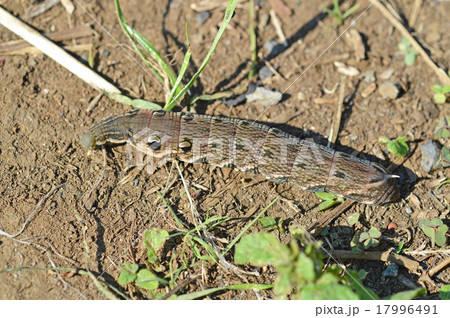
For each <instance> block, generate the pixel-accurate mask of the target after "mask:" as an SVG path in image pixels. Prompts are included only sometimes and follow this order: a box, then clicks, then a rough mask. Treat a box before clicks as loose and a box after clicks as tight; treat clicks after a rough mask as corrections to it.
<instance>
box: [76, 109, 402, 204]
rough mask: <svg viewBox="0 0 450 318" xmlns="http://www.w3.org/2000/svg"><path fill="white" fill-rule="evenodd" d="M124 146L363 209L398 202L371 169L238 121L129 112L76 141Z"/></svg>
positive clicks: (390, 185) (387, 181) (391, 184)
mask: <svg viewBox="0 0 450 318" xmlns="http://www.w3.org/2000/svg"><path fill="white" fill-rule="evenodd" d="M124 142H129V143H131V144H132V145H133V146H135V147H136V148H137V149H138V150H140V151H143V152H145V153H147V154H148V155H150V156H153V157H158V158H168V157H170V158H177V159H179V160H181V161H185V162H190V163H199V162H206V163H209V164H212V165H217V166H220V167H224V166H230V165H234V166H235V167H236V168H238V169H239V170H242V171H251V172H255V173H260V174H262V175H263V176H265V177H266V178H267V179H269V180H271V181H277V182H291V183H294V184H296V185H298V186H299V187H300V188H302V189H304V190H308V191H313V192H316V191H327V192H331V193H334V194H337V195H341V196H343V197H345V198H348V199H351V200H355V201H358V202H362V203H366V204H381V203H388V202H395V201H397V200H398V199H399V197H400V195H399V190H398V187H397V183H396V180H395V179H396V178H397V176H395V175H391V174H389V173H388V172H387V170H386V169H384V168H383V167H381V166H380V165H378V164H376V163H372V162H370V161H367V160H363V159H359V158H357V157H354V156H351V155H348V154H346V153H343V152H339V151H335V150H333V149H331V148H327V147H324V146H321V145H318V144H316V143H313V142H310V141H308V140H304V139H300V138H296V137H294V136H291V135H288V134H286V133H284V132H282V131H280V130H279V129H276V128H271V127H269V126H266V125H262V124H257V123H251V122H249V121H246V120H241V119H231V118H225V117H218V116H207V115H196V114H186V113H175V112H166V111H163V110H156V111H152V110H133V111H130V112H127V113H124V114H121V115H116V116H111V117H108V118H106V119H103V120H102V121H100V122H99V123H97V124H95V125H93V126H92V127H91V128H90V129H89V130H88V131H87V132H86V133H85V134H84V136H83V137H82V139H81V143H82V144H83V146H84V147H86V148H94V147H95V146H101V145H104V144H106V143H113V144H117V143H124Z"/></svg>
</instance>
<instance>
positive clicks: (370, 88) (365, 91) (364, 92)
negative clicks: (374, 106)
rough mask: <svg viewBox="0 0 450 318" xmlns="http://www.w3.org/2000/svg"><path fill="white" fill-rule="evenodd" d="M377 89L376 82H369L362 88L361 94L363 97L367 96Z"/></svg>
mask: <svg viewBox="0 0 450 318" xmlns="http://www.w3.org/2000/svg"><path fill="white" fill-rule="evenodd" d="M376 89H377V84H375V83H370V84H369V85H368V86H367V87H366V88H364V89H363V90H362V92H361V96H362V97H363V98H366V97H368V96H369V95H370V94H372V93H373V92H375V90H376Z"/></svg>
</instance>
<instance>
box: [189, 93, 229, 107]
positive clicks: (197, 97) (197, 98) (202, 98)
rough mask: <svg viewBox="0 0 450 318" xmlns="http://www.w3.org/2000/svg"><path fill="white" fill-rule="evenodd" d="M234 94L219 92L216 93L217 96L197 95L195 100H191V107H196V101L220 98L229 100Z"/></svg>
mask: <svg viewBox="0 0 450 318" xmlns="http://www.w3.org/2000/svg"><path fill="white" fill-rule="evenodd" d="M233 94H234V93H233V92H232V91H224V92H219V93H215V94H211V95H206V94H203V95H197V96H195V97H193V98H191V100H190V101H189V104H190V105H194V104H195V102H196V101H198V100H215V99H219V98H227V97H230V96H233Z"/></svg>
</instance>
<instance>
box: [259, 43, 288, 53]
mask: <svg viewBox="0 0 450 318" xmlns="http://www.w3.org/2000/svg"><path fill="white" fill-rule="evenodd" d="M264 48H265V49H266V51H267V53H269V55H277V54H279V53H281V52H283V50H284V46H283V44H280V43H278V42H277V41H267V42H266V43H265V44H264Z"/></svg>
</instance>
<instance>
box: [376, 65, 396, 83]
mask: <svg viewBox="0 0 450 318" xmlns="http://www.w3.org/2000/svg"><path fill="white" fill-rule="evenodd" d="M393 74H394V69H393V68H388V69H387V70H384V71H383V72H381V74H380V76H379V78H381V79H383V80H388V79H390V78H391V76H392V75H393Z"/></svg>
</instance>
